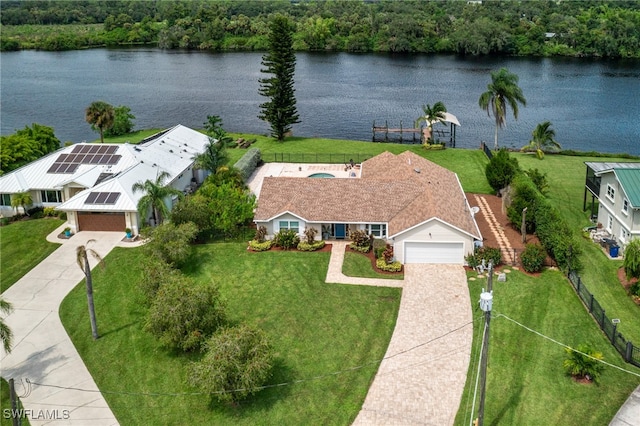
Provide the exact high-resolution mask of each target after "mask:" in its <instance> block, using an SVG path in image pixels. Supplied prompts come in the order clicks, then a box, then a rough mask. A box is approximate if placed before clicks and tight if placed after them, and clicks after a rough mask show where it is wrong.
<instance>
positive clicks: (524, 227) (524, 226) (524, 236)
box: [520, 207, 527, 244]
mask: <svg viewBox="0 0 640 426" xmlns="http://www.w3.org/2000/svg"><path fill="white" fill-rule="evenodd" d="M526 218H527V207H525V208H524V209H522V227H521V228H520V233H521V234H522V243H523V244H524V243H526V242H527V222H526Z"/></svg>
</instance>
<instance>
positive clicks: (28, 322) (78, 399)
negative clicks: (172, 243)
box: [0, 225, 136, 426]
mask: <svg viewBox="0 0 640 426" xmlns="http://www.w3.org/2000/svg"><path fill="white" fill-rule="evenodd" d="M63 228H64V225H63V226H61V227H60V228H58V229H57V230H56V231H54V232H53V233H52V234H51V235H50V236H49V237H48V238H47V239H48V240H50V241H55V242H58V243H62V245H61V246H60V247H59V248H58V249H57V250H56V251H54V252H53V253H52V254H51V255H49V257H47V258H46V259H45V260H43V261H42V262H41V263H40V264H38V265H37V266H36V267H35V268H33V269H32V270H31V271H29V272H28V273H27V274H26V275H25V276H24V277H22V278H21V279H20V280H19V281H18V282H16V283H15V284H13V286H11V288H9V289H8V290H6V291H5V292H4V293H3V297H4V298H5V299H6V300H7V301H9V302H11V304H12V305H13V312H12V313H11V314H10V315H8V316H7V317H6V318H5V321H6V323H7V324H8V325H9V327H10V328H11V329H12V330H13V334H14V344H13V348H12V351H11V353H10V354H6V353H4V351H3V350H2V364H1V365H2V369H1V370H0V372H1V374H2V377H4V378H5V379H7V380H8V379H10V378H13V379H14V380H15V385H16V393H17V394H18V396H20V397H21V401H22V403H23V405H24V408H25V410H30V412H29V414H28V417H29V421H30V422H31V424H32V425H34V426H35V425H44V424H55V425H74V426H75V425H78V426H86V425H92V426H93V425H96V426H100V425H117V424H118V421H117V420H116V418H115V416H114V415H113V413H112V412H111V409H110V408H109V406H108V405H107V402H106V401H105V399H104V398H103V397H102V394H101V393H100V392H98V387H97V385H96V384H95V382H94V381H93V377H91V374H90V373H89V371H88V370H87V368H86V366H85V365H84V362H83V361H82V359H81V358H80V355H79V354H78V352H77V351H76V348H75V347H74V346H73V343H71V339H70V338H69V336H68V335H67V333H66V331H65V329H64V327H63V325H62V322H61V321H60V316H59V307H60V303H61V302H62V300H63V299H64V298H65V296H66V295H67V294H68V293H69V292H70V291H71V290H72V289H73V288H74V287H75V286H76V285H77V284H78V283H79V282H80V281H82V279H84V274H83V272H82V271H81V270H80V268H79V267H78V265H77V264H76V247H77V246H79V245H85V244H86V243H87V241H88V240H90V239H95V240H96V241H95V242H94V243H91V245H90V246H89V247H90V248H92V249H93V250H95V251H96V252H97V253H98V254H100V255H101V256H102V257H104V256H106V255H107V254H108V253H109V252H110V251H111V250H112V249H113V247H115V246H116V245H119V244H120V245H124V244H123V243H121V240H122V237H123V236H124V233H122V232H80V233H78V234H76V235H74V236H72V237H71V238H70V239H68V240H60V239H58V238H57V237H56V236H57V235H58V234H59V233H60V232H61V231H62V229H63ZM132 245H136V244H135V243H133V244H129V246H132ZM95 263H96V262H95V260H94V259H93V258H90V265H91V267H93V266H95ZM87 329H88V328H87ZM98 330H100V317H99V316H98ZM87 332H89V331H87ZM26 379H29V380H30V381H31V382H35V383H42V384H47V385H54V386H57V387H45V386H29V385H28V383H27V382H26ZM65 388H79V389H88V390H92V391H95V392H84V391H78V390H73V389H65Z"/></svg>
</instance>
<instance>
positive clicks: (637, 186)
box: [613, 169, 640, 207]
mask: <svg viewBox="0 0 640 426" xmlns="http://www.w3.org/2000/svg"><path fill="white" fill-rule="evenodd" d="M613 172H614V173H615V174H616V177H617V178H618V181H619V182H620V185H622V189H623V191H624V193H625V194H627V197H628V198H629V202H630V203H631V206H632V207H640V169H613Z"/></svg>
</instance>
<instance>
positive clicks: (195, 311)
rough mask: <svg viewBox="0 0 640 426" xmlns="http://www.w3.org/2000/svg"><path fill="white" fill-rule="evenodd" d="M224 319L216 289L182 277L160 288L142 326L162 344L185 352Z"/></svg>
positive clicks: (207, 335)
mask: <svg viewBox="0 0 640 426" xmlns="http://www.w3.org/2000/svg"><path fill="white" fill-rule="evenodd" d="M224 321H225V310H224V305H223V303H222V301H221V298H220V292H219V291H218V288H217V287H216V286H215V285H213V284H209V285H206V286H196V285H195V284H194V283H193V282H192V281H191V280H190V279H189V278H187V277H186V276H181V277H180V278H179V279H177V280H175V281H172V282H169V283H166V284H164V285H163V286H161V287H160V288H159V290H158V293H157V295H156V297H155V299H154V300H153V302H152V304H151V307H150V308H149V314H148V318H147V322H146V324H145V328H146V329H147V331H149V332H151V334H153V335H154V336H155V337H156V338H158V340H160V342H161V343H162V344H163V345H164V346H167V347H170V348H173V349H179V350H182V351H185V352H188V351H192V350H196V349H199V348H200V346H201V345H202V344H203V343H204V342H205V341H206V339H207V338H208V337H209V336H211V335H212V334H213V333H214V332H215V331H216V330H217V329H218V328H219V327H220V326H221V325H222V324H223V323H224Z"/></svg>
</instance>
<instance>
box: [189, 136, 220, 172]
mask: <svg viewBox="0 0 640 426" xmlns="http://www.w3.org/2000/svg"><path fill="white" fill-rule="evenodd" d="M193 159H194V160H195V162H194V166H195V167H196V168H197V169H200V170H208V171H210V172H211V173H215V172H216V171H218V168H220V167H221V166H224V165H225V164H226V162H227V161H228V160H229V155H228V154H227V151H226V150H225V148H224V141H223V140H221V139H218V140H217V141H216V140H214V139H212V138H209V143H208V144H207V147H206V148H205V150H204V152H203V153H201V154H197V155H196V156H195V157H194V158H193Z"/></svg>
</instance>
